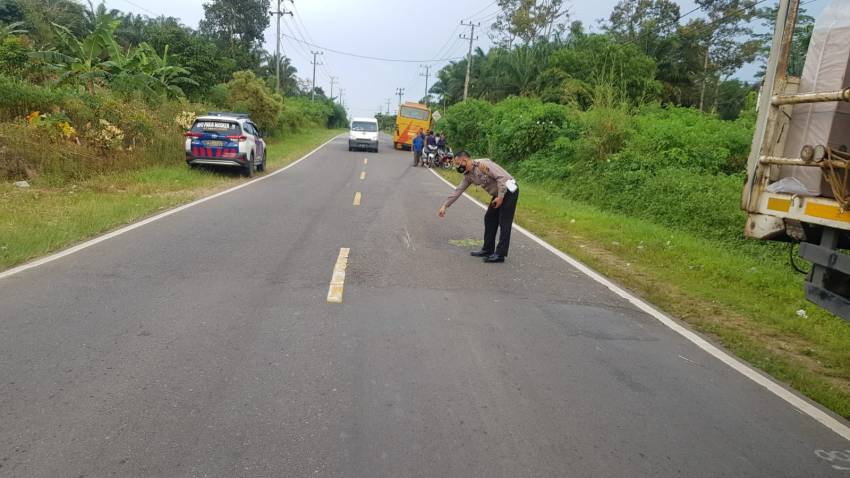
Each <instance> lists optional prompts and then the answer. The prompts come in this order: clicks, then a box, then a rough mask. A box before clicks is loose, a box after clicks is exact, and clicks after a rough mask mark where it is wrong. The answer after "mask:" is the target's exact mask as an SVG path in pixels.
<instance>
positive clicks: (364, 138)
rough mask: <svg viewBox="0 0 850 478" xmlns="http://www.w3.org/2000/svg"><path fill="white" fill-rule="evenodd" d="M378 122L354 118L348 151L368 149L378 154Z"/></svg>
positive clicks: (349, 135)
mask: <svg viewBox="0 0 850 478" xmlns="http://www.w3.org/2000/svg"><path fill="white" fill-rule="evenodd" d="M378 134H379V133H378V120H376V119H375V118H354V119H352V120H351V130H350V131H349V132H348V150H349V151H353V150H354V149H355V148H356V149H368V150H369V151H374V152H376V153H377V152H378Z"/></svg>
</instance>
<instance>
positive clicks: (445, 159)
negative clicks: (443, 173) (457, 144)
mask: <svg viewBox="0 0 850 478" xmlns="http://www.w3.org/2000/svg"><path fill="white" fill-rule="evenodd" d="M438 155H439V156H438V157H439V160H438V163H439V165H440V167H441V168H443V169H451V167H452V160H453V159H454V157H455V155H454V153H453V152H452V150H451V148H446V149H440V150H439V152H438Z"/></svg>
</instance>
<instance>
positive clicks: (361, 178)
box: [360, 171, 366, 181]
mask: <svg viewBox="0 0 850 478" xmlns="http://www.w3.org/2000/svg"><path fill="white" fill-rule="evenodd" d="M364 179H366V171H363V172H362V173H360V180H361V181H362V180H364Z"/></svg>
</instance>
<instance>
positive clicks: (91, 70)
mask: <svg viewBox="0 0 850 478" xmlns="http://www.w3.org/2000/svg"><path fill="white" fill-rule="evenodd" d="M119 24H120V20H115V19H113V18H112V17H110V16H108V15H105V16H103V17H100V18H99V19H98V21H97V23H96V24H95V27H94V29H93V30H92V31H91V33H89V35H88V36H87V37H85V38H83V39H78V38H77V37H76V36H74V34H73V33H71V31H70V30H69V29H68V28H66V27H64V26H62V25H57V24H55V23H54V24H53V27H54V29H55V30H56V35H57V37H58V38H59V42H60V44H61V50H58V51H57V50H47V51H37V52H33V53H31V57H32V58H34V59H36V60H40V61H43V62H45V63H47V64H48V65H49V66H50V67H51V68H52V69H53V70H55V71H56V72H57V73H58V75H59V78H58V82H59V83H60V84H61V83H72V84H84V85H85V87H86V89H87V90H88V92H89V93H94V91H95V85H96V84H97V82H98V81H101V80H105V79H106V78H108V76H109V75H110V74H115V73H117V70H119V63H118V62H116V61H115V59H117V58H120V57H121V50H120V48H119V47H118V44H117V43H116V42H115V35H114V34H115V29H116V28H118V25H119Z"/></svg>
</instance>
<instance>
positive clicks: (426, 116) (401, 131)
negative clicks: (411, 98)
mask: <svg viewBox="0 0 850 478" xmlns="http://www.w3.org/2000/svg"><path fill="white" fill-rule="evenodd" d="M431 122H432V117H431V109H430V108H428V107H427V106H426V105H423V104H420V103H410V102H407V103H404V104H403V105H401V106H400V107H399V109H398V115H396V124H395V134H394V135H393V146H395V148H396V149H410V148H411V147H412V146H413V138H414V137H415V136H416V133H418V132H419V129H420V128H421V129H423V130H425V131H428V130H429V129H431Z"/></svg>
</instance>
